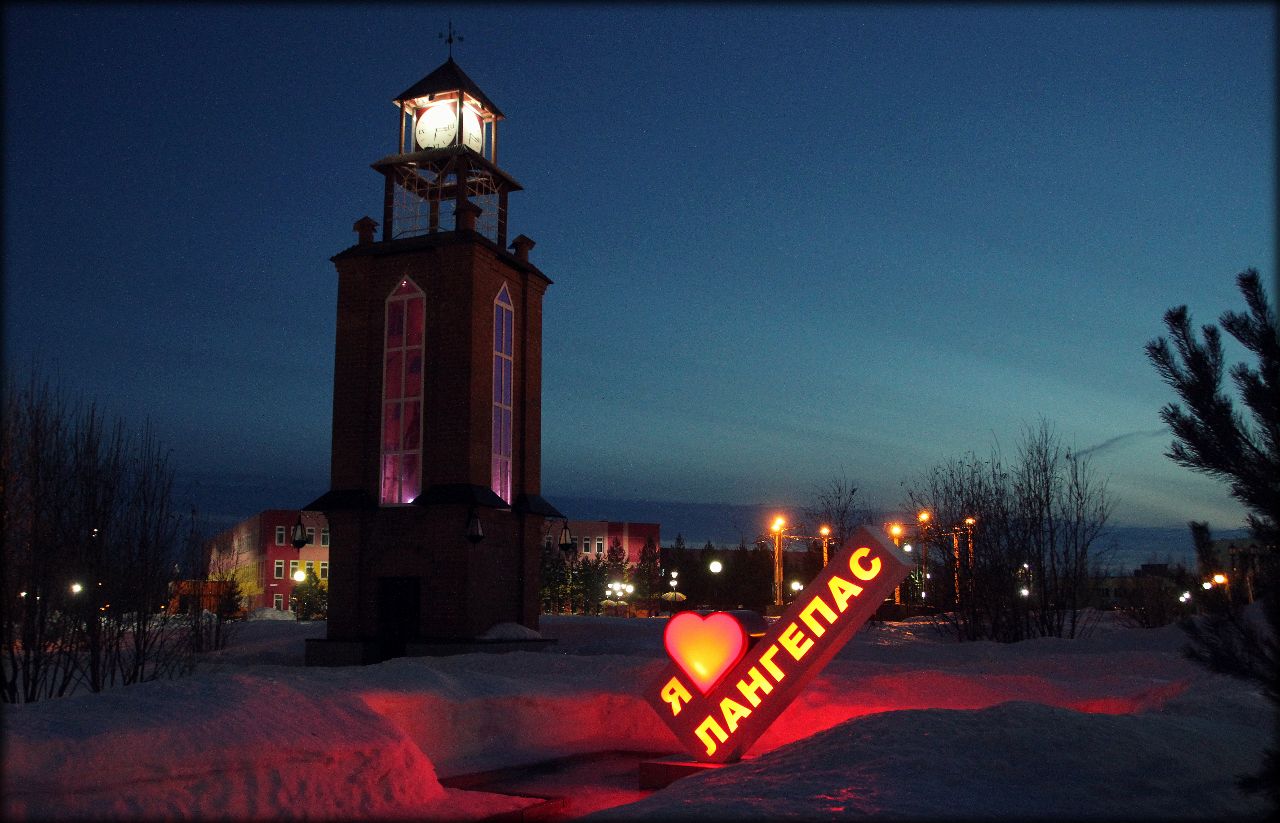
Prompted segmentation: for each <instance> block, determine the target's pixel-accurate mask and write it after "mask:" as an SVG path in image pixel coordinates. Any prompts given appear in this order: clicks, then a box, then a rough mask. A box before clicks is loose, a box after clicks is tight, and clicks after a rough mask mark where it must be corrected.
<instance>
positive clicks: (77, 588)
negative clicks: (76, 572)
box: [71, 583, 84, 594]
mask: <svg viewBox="0 0 1280 823" xmlns="http://www.w3.org/2000/svg"><path fill="white" fill-rule="evenodd" d="M82 591H84V586H81V585H80V584H79V583H72V584H71V593H72V594H79V593H80V592H82Z"/></svg>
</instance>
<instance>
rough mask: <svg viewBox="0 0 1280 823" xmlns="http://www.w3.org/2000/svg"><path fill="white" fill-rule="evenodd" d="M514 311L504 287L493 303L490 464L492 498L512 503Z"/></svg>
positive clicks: (509, 296)
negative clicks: (494, 495)
mask: <svg viewBox="0 0 1280 823" xmlns="http://www.w3.org/2000/svg"><path fill="white" fill-rule="evenodd" d="M514 326H515V309H514V307H513V306H512V304H511V295H510V294H509V293H508V292H507V287H506V286H505V285H504V286H503V287H502V289H501V290H500V291H499V292H498V296H497V297H495V298H494V299H493V448H492V452H491V454H492V457H491V460H490V466H491V473H492V486H493V492H494V494H496V495H498V496H499V497H501V498H502V499H503V500H504V501H505V502H506V503H508V504H510V503H511V408H512V400H511V374H512V371H513V368H514V366H515V355H514V351H515V347H514V345H513V343H512V341H513V337H514V332H515V329H514Z"/></svg>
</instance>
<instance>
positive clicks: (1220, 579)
mask: <svg viewBox="0 0 1280 823" xmlns="http://www.w3.org/2000/svg"><path fill="white" fill-rule="evenodd" d="M1213 582H1214V583H1216V584H1218V585H1219V586H1221V585H1222V584H1223V583H1226V582H1227V576H1226V575H1225V574H1215V575H1214V576H1213Z"/></svg>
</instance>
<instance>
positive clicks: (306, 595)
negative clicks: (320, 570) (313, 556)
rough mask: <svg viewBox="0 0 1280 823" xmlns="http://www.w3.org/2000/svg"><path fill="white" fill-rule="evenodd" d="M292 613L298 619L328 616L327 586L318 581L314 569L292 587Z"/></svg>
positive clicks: (315, 618)
mask: <svg viewBox="0 0 1280 823" xmlns="http://www.w3.org/2000/svg"><path fill="white" fill-rule="evenodd" d="M293 600H294V608H293V610H294V614H295V615H297V618H298V619H299V620H324V619H325V618H327V617H328V616H329V587H328V586H327V585H325V584H324V583H321V582H320V579H319V578H317V577H316V573H315V572H314V571H311V570H308V571H307V578H306V580H304V581H302V582H301V583H299V584H298V585H297V586H294V587H293Z"/></svg>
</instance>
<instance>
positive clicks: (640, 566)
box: [631, 537, 662, 602]
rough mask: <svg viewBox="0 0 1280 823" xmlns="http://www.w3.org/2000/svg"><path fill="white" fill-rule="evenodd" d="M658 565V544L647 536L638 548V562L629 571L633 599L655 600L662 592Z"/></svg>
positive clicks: (642, 600)
mask: <svg viewBox="0 0 1280 823" xmlns="http://www.w3.org/2000/svg"><path fill="white" fill-rule="evenodd" d="M660 572H661V570H660V569H659V566H658V546H657V544H656V543H654V542H653V538H652V537H650V538H647V539H646V540H645V541H644V546H643V547H642V548H641V549H640V557H639V562H637V563H636V567H635V568H634V569H633V570H632V572H631V578H632V580H631V582H632V583H633V584H634V585H635V587H636V594H635V599H636V600H637V601H640V602H648V601H651V600H655V599H656V598H657V597H658V596H660V595H661V594H662V591H661V589H662V576H661V574H660Z"/></svg>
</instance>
